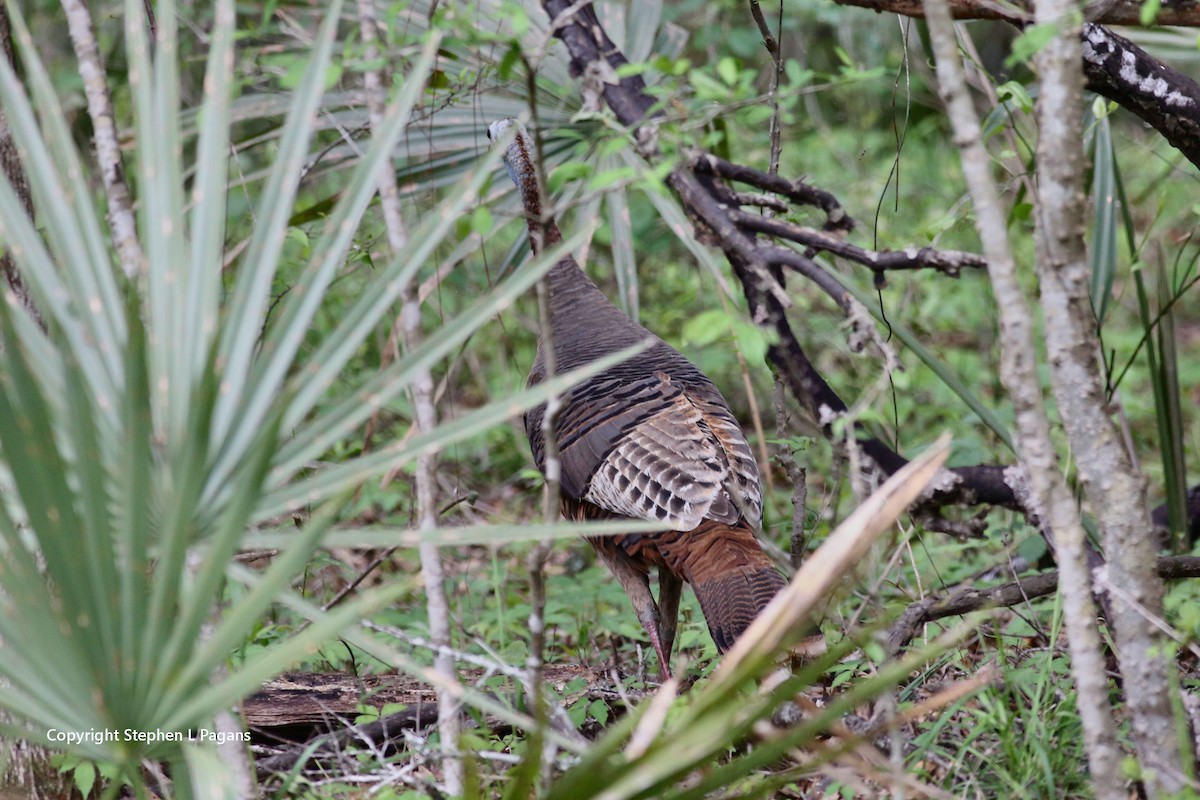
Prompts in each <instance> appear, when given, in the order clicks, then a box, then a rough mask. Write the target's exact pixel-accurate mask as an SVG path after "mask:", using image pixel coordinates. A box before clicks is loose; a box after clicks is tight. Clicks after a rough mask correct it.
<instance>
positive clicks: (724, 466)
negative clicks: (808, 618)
mask: <svg viewBox="0 0 1200 800" xmlns="http://www.w3.org/2000/svg"><path fill="white" fill-rule="evenodd" d="M513 125H517V128H518V129H517V132H516V136H515V138H514V139H513V140H512V142H511V143H510V144H509V145H508V147H507V148H506V150H505V153H504V163H505V166H506V167H507V168H508V173H509V175H510V177H512V179H513V181H514V182H515V183H516V184H517V188H518V189H519V190H520V193H521V197H522V201H523V204H524V208H525V215H526V218H527V221H528V224H529V229H530V234H531V235H530V241H531V243H532V244H533V247H534V250H535V252H536V251H537V249H538V247H539V244H540V246H541V247H546V248H548V247H550V246H552V245H554V244H555V243H557V242H560V241H561V240H562V234H561V233H560V232H559V230H558V226H557V225H555V223H554V221H553V219H550V218H548V217H543V213H542V208H541V200H540V197H541V193H540V191H539V187H538V178H537V172H536V170H535V168H534V162H533V143H532V138H531V137H530V136H529V133H528V132H527V131H526V130H525V129H524V127H523V126H521V125H520V124H519V123H516V122H514V121H512V120H499V121H497V122H493V123H492V124H491V126H489V128H488V136H489V138H491V139H493V140H495V139H498V138H499V137H500V136H501V135H502V134H503V133H504V132H505V131H506V130H507V129H508V128H509V127H510V126H513ZM539 239H540V240H541V241H540V243H539ZM547 280H548V284H547V286H548V290H549V291H548V305H549V324H550V338H551V341H552V342H553V348H554V357H555V362H556V368H557V369H558V370H559V371H566V370H570V369H573V368H575V367H579V366H582V365H584V364H588V363H590V362H591V361H593V360H595V359H597V358H600V357H602V356H605V355H608V354H611V353H614V352H616V351H618V350H621V349H623V348H626V347H629V346H631V345H634V344H637V343H639V342H644V341H646V340H650V341H651V342H652V344H651V345H650V346H649V348H648V349H646V350H644V351H642V352H641V353H639V354H638V355H636V356H634V357H633V358H630V359H629V360H627V361H625V362H623V363H620V364H618V365H616V366H614V367H610V368H609V369H607V370H605V371H604V372H602V373H600V374H598V375H596V376H595V377H592V378H590V379H589V380H587V381H585V382H583V383H581V384H579V385H577V386H575V387H574V388H573V389H571V390H570V391H568V392H567V393H566V394H565V395H564V396H563V397H562V407H561V410H560V411H559V414H558V417H557V420H556V424H555V440H556V442H557V444H558V448H559V458H560V461H561V467H562V470H561V489H562V509H563V514H564V516H566V517H567V518H569V519H577V520H583V519H589V520H596V519H613V518H624V517H629V518H632V519H639V520H659V521H662V522H663V523H665V524H666V525H667V526H669V530H666V531H664V532H662V533H629V534H623V535H616V536H604V537H595V538H589V539H588V541H589V542H590V543H591V545H592V546H593V547H594V548H595V549H596V552H597V553H598V554H599V555H600V558H601V559H602V560H603V561H604V563H605V565H606V566H607V567H608V568H609V570H611V571H612V573H613V574H614V575H616V577H617V580H618V581H620V583H621V586H622V587H623V588H624V589H625V593H626V594H627V595H629V599H630V600H631V601H632V602H633V607H634V609H635V610H636V611H637V614H638V619H639V620H640V621H641V623H642V625H643V626H644V627H645V629H646V632H647V634H649V636H650V641H651V643H652V644H653V645H654V650H655V652H656V653H657V654H658V658H659V664H660V667H661V670H662V673H663V675H664V676H665V675H667V674H669V670H670V666H669V660H668V657H669V655H670V653H671V647H672V645H673V644H674V641H675V627H676V623H677V620H678V613H679V595H680V589H681V581H687V582H688V583H690V584H691V585H692V589H693V590H694V591H695V592H696V597H697V598H698V599H699V600H700V608H701V610H702V611H703V612H704V618H705V620H706V621H707V622H708V629H709V632H710V633H711V634H712V637H713V641H714V642H716V645H717V649H718V650H719V651H721V652H725V650H726V649H728V648H729V646H730V645H732V644H733V641H734V640H735V639H736V638H737V637H738V636H739V635H740V634H741V633H742V631H743V630H745V629H746V627H747V626H748V625H749V624H750V622H751V621H752V620H753V619H754V617H755V616H757V615H758V612H759V611H761V610H762V609H763V607H764V606H766V604H767V603H768V602H769V601H770V600H771V598H772V597H774V596H775V594H776V592H778V591H779V590H780V589H781V588H782V587H783V586H784V584H785V581H784V578H783V576H782V575H781V574H780V573H779V572H778V571H777V570H776V569H775V567H774V565H773V564H772V563H771V560H770V558H768V557H767V555H766V553H764V552H763V550H762V548H761V547H760V546H759V544H758V542H757V541H756V540H755V538H754V532H753V530H754V528H756V527H758V526H759V525H761V521H762V488H761V486H760V485H759V475H758V465H757V464H756V463H755V460H754V455H753V454H752V453H751V451H750V447H749V445H748V444H747V443H746V437H745V435H744V434H743V433H742V430H741V428H740V427H739V426H738V423H737V421H736V420H735V419H734V417H733V414H732V413H731V412H730V410H729V406H728V405H727V404H726V402H725V399H724V398H723V397H722V396H721V393H720V392H719V391H718V390H717V387H716V386H714V385H713V383H712V381H710V380H709V379H708V378H707V377H705V375H704V374H703V373H702V372H700V370H698V369H696V367H694V366H693V365H692V364H691V362H689V361H688V360H687V359H686V358H684V357H683V355H682V354H680V353H679V352H678V351H677V350H675V349H674V348H673V347H671V346H670V345H668V344H667V343H666V342H664V341H662V340H661V339H659V338H658V337H657V336H655V335H654V334H652V333H650V332H649V331H647V330H646V329H645V328H643V327H642V326H641V325H638V324H637V323H636V322H634V321H633V320H631V319H630V318H629V317H628V316H626V315H625V313H624V312H622V311H621V310H620V309H618V308H617V307H616V306H614V305H613V304H612V303H611V302H609V301H608V299H607V298H606V297H605V296H604V294H603V293H601V291H600V290H599V289H598V288H596V285H595V284H594V283H592V281H591V280H589V279H588V277H587V275H585V274H584V272H583V270H582V269H581V268H580V267H579V264H578V263H577V262H576V261H575V259H574V258H573V257H571V256H570V255H567V256H566V257H565V258H563V259H562V260H561V261H559V262H558V263H557V264H556V265H555V266H554V267H553V268H551V270H550V272H549V274H548V278H547ZM543 333H544V332H543ZM544 377H545V352H544V341H542V340H539V342H538V351H537V357H536V359H535V360H534V363H533V367H532V368H531V370H530V372H529V384H530V385H531V386H532V385H534V384H536V383H539V382H540V381H541V380H543V378H544ZM545 411H546V408H545V406H544V405H543V406H538V407H537V408H534V409H532V410H531V411H529V412H528V413H526V415H525V433H526V435H527V436H528V437H529V445H530V447H531V448H532V450H533V457H534V460H535V461H536V462H537V465H538V468H539V469H542V470H543V471H545V456H546V448H545V441H544V437H543V432H542V421H543V418H544V415H545ZM651 567H656V568H657V569H658V580H659V596H658V603H655V601H654V597H653V596H652V595H651V593H650V587H649V581H648V575H649V571H650V568H651Z"/></svg>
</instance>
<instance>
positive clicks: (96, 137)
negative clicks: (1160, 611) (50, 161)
mask: <svg viewBox="0 0 1200 800" xmlns="http://www.w3.org/2000/svg"><path fill="white" fill-rule="evenodd" d="M62 7H63V11H64V12H66V15H67V25H68V28H69V30H70V32H71V44H72V45H73V46H74V47H75V58H76V60H77V61H78V62H79V77H80V78H82V79H83V93H84V95H85V96H86V97H87V108H88V115H89V116H90V117H91V118H92V131H93V134H92V139H93V142H94V143H95V146H96V161H97V162H98V163H99V164H100V177H101V180H102V182H103V183H104V194H105V196H106V197H107V198H108V222H109V226H110V227H111V229H112V235H113V243H114V244H116V246H117V253H118V255H119V256H120V259H121V269H122V270H123V271H124V272H125V276H126V277H127V278H134V277H136V276H138V275H140V274H142V272H143V269H142V265H143V264H144V263H145V256H144V255H143V254H142V245H141V243H140V242H139V241H138V238H137V223H136V222H135V220H134V218H133V205H132V203H131V202H130V200H129V196H130V195H129V187H128V186H127V185H126V184H125V171H124V168H123V167H122V165H121V148H120V145H119V144H118V143H117V126H116V121H115V117H114V115H113V106H112V99H111V98H110V97H109V95H108V75H107V73H106V72H105V71H104V65H103V64H102V63H100V50H99V48H98V47H97V46H96V34H95V31H94V28H93V25H92V15H91V12H89V11H88V7H87V6H86V5H84V3H83V0H62ZM167 57H168V58H174V57H175V54H174V53H171V54H168V55H167Z"/></svg>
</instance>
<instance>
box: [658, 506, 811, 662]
mask: <svg viewBox="0 0 1200 800" xmlns="http://www.w3.org/2000/svg"><path fill="white" fill-rule="evenodd" d="M669 535H670V534H668V536H669ZM676 536H677V537H678V540H677V543H679V544H684V546H683V547H678V548H676V547H672V546H671V545H670V544H667V543H666V542H663V541H661V540H660V541H659V542H658V547H659V550H660V551H661V552H662V553H663V555H664V557H665V560H666V562H667V564H668V566H669V567H671V568H673V569H674V571H675V572H676V573H677V574H680V575H682V576H683V578H684V580H686V581H687V582H688V583H690V584H691V585H692V590H693V591H695V593H696V598H697V599H698V600H699V601H700V610H701V611H703V612H704V619H705V621H706V622H707V623H708V630H709V632H710V633H711V634H712V637H713V641H714V642H716V644H717V650H719V651H720V652H722V653H724V652H725V651H726V650H728V649H729V648H730V647H732V646H733V643H734V641H735V640H736V639H737V638H738V637H739V636H741V635H742V632H743V631H745V630H746V628H748V627H750V623H751V622H753V621H754V618H755V617H757V616H758V615H759V613H760V612H761V611H762V610H763V609H764V608H766V606H767V604H768V603H770V602H771V598H773V597H774V596H775V595H776V594H778V593H779V591H780V590H781V589H782V588H783V587H784V586H786V585H787V580H786V579H785V578H784V577H783V575H781V574H780V573H779V570H777V569H775V566H774V564H772V562H771V559H770V558H769V557H768V556H767V554H766V553H764V552H763V549H762V547H761V546H759V544H758V541H757V540H756V539H755V538H754V533H753V532H752V531H751V530H750V529H749V527H747V526H745V524H744V523H743V524H739V525H729V524H726V523H723V522H717V521H715V520H706V521H705V522H704V523H702V524H701V525H700V526H698V527H697V528H696V529H695V530H692V531H687V532H686V533H681V534H676ZM673 544H674V543H673ZM676 551H677V552H678V555H679V556H682V557H681V558H673V557H672V556H673V555H675V554H676Z"/></svg>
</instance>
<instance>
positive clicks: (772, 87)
mask: <svg viewBox="0 0 1200 800" xmlns="http://www.w3.org/2000/svg"><path fill="white" fill-rule="evenodd" d="M750 15H751V16H752V17H754V24H755V25H757V26H758V32H759V33H761V34H762V37H763V47H765V48H767V53H768V54H769V55H770V56H771V62H772V65H773V66H774V69H773V70H772V71H771V81H770V84H769V85H768V86H767V102H768V103H770V104H771V128H770V138H771V158H770V162H769V163H770V166H769V167H768V168H767V172H768V173H769V174H771V175H775V174H778V172H779V154H780V151H781V150H782V148H781V146H780V129H779V78H780V76H781V75H783V55H782V52H781V50H780V46H779V40H778V39H776V38H775V37H774V36H772V35H771V29H770V27H769V26H768V25H767V21H766V19H764V18H763V13H762V8H761V7H760V6H759V3H758V0H750ZM779 22H780V25H779V28H780V30H782V28H783V25H782V23H783V0H780V3H779Z"/></svg>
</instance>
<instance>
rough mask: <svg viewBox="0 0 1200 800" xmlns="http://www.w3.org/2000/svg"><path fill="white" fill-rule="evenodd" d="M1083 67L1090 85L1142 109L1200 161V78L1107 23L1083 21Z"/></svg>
mask: <svg viewBox="0 0 1200 800" xmlns="http://www.w3.org/2000/svg"><path fill="white" fill-rule="evenodd" d="M1193 8H1197V7H1196V6H1193ZM1083 67H1084V75H1086V76H1087V88H1088V89H1089V90H1091V91H1093V92H1096V93H1097V94H1102V95H1104V96H1105V97H1107V98H1108V99H1110V100H1113V101H1115V102H1116V103H1117V104H1118V105H1120V106H1121V107H1122V108H1124V109H1127V110H1129V111H1131V112H1133V113H1134V114H1137V115H1138V117H1140V118H1141V119H1142V121H1143V122H1145V123H1146V124H1148V125H1150V126H1151V127H1152V128H1154V129H1155V130H1156V131H1158V132H1159V133H1161V134H1162V135H1163V137H1164V138H1165V139H1166V140H1167V141H1168V142H1170V143H1171V145H1172V146H1173V147H1175V149H1177V150H1179V152H1181V153H1183V154H1184V156H1186V157H1187V160H1188V161H1190V162H1192V163H1193V164H1195V165H1196V166H1197V167H1200V83H1197V82H1196V81H1195V80H1193V79H1192V78H1190V77H1188V76H1187V75H1184V74H1183V73H1181V72H1179V71H1178V70H1176V69H1173V68H1171V67H1169V66H1167V65H1166V64H1163V63H1162V62H1161V61H1159V60H1158V59H1156V58H1154V57H1153V56H1151V55H1150V54H1149V53H1147V52H1146V51H1145V50H1143V49H1142V48H1140V47H1138V46H1137V45H1135V44H1134V43H1133V42H1131V41H1129V40H1128V39H1125V38H1124V37H1121V36H1118V35H1117V34H1115V33H1113V32H1112V31H1110V30H1108V29H1107V28H1105V27H1103V26H1101V25H1084V26H1083Z"/></svg>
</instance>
